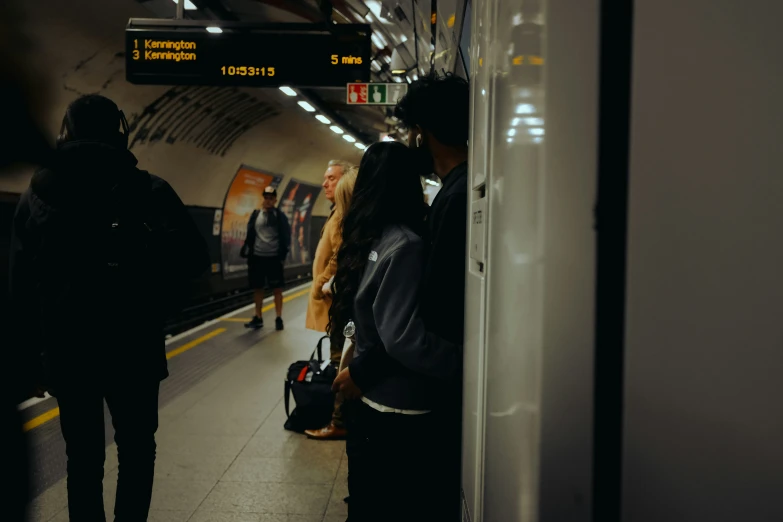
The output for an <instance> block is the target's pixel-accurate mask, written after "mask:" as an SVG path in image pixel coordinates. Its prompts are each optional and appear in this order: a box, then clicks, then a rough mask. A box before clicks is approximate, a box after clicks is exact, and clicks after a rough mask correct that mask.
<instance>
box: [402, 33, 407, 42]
mask: <svg viewBox="0 0 783 522" xmlns="http://www.w3.org/2000/svg"><path fill="white" fill-rule="evenodd" d="M401 40H402V43H405V42H407V41H408V37H407V36H405V35H402V38H401Z"/></svg>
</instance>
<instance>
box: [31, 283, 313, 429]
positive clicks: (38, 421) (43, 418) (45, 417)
mask: <svg viewBox="0 0 783 522" xmlns="http://www.w3.org/2000/svg"><path fill="white" fill-rule="evenodd" d="M308 293H310V290H301V291H299V292H297V293H295V294H291V295H289V296H286V297H284V298H283V302H284V303H287V302H288V301H291V300H293V299H296V298H297V297H301V296H303V295H305V294H308ZM274 307H275V305H274V303H272V304H269V305H267V306H265V307H264V308H263V311H264V312H268V311H269V310H271V309H273V308H274ZM230 319H231V318H229V319H223V320H224V321H227V320H230ZM234 319H235V318H234ZM249 320H250V319H247V321H249ZM241 321H245V319H241ZM237 322H238V321H237ZM225 331H226V329H225V328H218V329H217V330H213V331H211V332H210V333H208V334H207V335H205V336H203V337H199V338H198V339H194V340H193V341H190V342H189V343H187V344H185V345H182V346H180V347H179V348H176V349H174V350H171V351H170V352H167V353H166V359H171V358H172V357H176V356H177V355H180V354H181V353H184V352H187V351H188V350H190V349H191V348H195V347H196V346H198V345H200V344H201V343H204V342H206V341H209V340H210V339H212V338H213V337H217V336H218V335H220V334H222V333H223V332H225ZM59 415H60V408H52V409H51V410H49V411H47V412H46V413H42V414H41V415H39V416H37V417H35V418H33V419H30V420H29V421H27V422H25V423H24V425H22V431H24V432H28V431H30V430H32V429H35V428H37V427H38V426H41V425H43V424H46V423H47V422H49V421H50V420H52V419H54V418H55V417H57V416H59Z"/></svg>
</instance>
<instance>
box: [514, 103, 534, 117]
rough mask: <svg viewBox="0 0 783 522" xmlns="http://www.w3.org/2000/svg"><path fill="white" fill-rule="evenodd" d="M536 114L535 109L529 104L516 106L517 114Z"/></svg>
mask: <svg viewBox="0 0 783 522" xmlns="http://www.w3.org/2000/svg"><path fill="white" fill-rule="evenodd" d="M535 112H536V108H535V107H533V106H532V105H530V104H529V103H520V104H519V105H517V114H533V113H535Z"/></svg>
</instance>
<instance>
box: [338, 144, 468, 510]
mask: <svg viewBox="0 0 783 522" xmlns="http://www.w3.org/2000/svg"><path fill="white" fill-rule="evenodd" d="M415 165H416V163H415V160H414V158H413V153H412V151H411V150H410V149H409V148H408V147H406V146H404V145H402V144H400V143H395V142H381V143H376V144H374V145H372V146H370V147H369V148H368V149H367V151H366V152H365V154H364V157H363V158H362V161H361V164H360V166H359V173H358V176H357V179H356V184H355V186H354V192H353V197H352V199H351V203H350V207H349V208H348V211H347V212H346V214H345V216H344V218H343V242H342V246H341V247H340V250H339V252H338V254H337V273H336V275H335V280H334V285H333V291H334V300H333V302H332V306H331V309H330V312H329V320H330V324H329V328H330V331H332V330H334V329H343V328H346V326H348V325H350V326H349V328H347V329H348V330H351V329H353V330H354V332H355V333H353V337H354V339H355V344H356V346H355V351H354V358H353V360H352V361H351V363H350V365H349V366H348V368H346V369H345V370H343V371H342V372H341V373H340V375H339V376H338V378H337V380H335V386H334V388H335V390H336V391H340V392H342V393H343V394H344V396H345V398H346V399H347V400H346V403H345V405H344V408H345V409H346V410H347V411H346V412H345V415H346V421H347V422H348V444H347V450H348V463H349V478H348V486H349V491H350V501H349V504H348V506H349V520H350V521H351V522H365V521H367V522H383V521H391V520H395V521H397V520H406V521H412V520H422V521H423V520H427V521H428V522H432V521H435V520H437V517H438V516H439V515H438V514H436V513H428V512H427V511H428V509H427V506H428V504H429V503H428V501H427V495H428V491H429V486H431V484H430V483H429V482H430V481H429V477H430V476H431V473H430V472H431V470H432V469H433V467H434V466H435V465H436V463H435V462H432V458H431V456H432V455H434V454H437V452H435V451H432V449H433V448H434V447H435V445H436V444H437V429H436V428H437V427H436V426H435V425H434V421H433V415H432V414H431V413H430V412H431V410H432V409H433V408H434V407H435V406H436V403H437V401H438V393H439V392H440V391H441V390H442V389H443V386H442V383H443V381H444V380H445V379H448V378H449V377H451V376H452V375H453V374H454V372H455V371H456V369H457V367H458V359H459V357H460V350H459V347H458V346H456V345H453V344H451V343H449V342H447V341H444V340H443V339H440V338H438V337H436V336H434V335H432V334H430V333H428V332H427V331H426V329H425V327H424V324H423V322H422V320H421V319H420V317H419V314H418V289H419V284H420V281H421V274H422V268H423V262H424V257H423V256H424V243H423V241H422V240H421V238H420V237H419V234H420V232H421V231H422V228H423V225H424V217H425V209H426V207H425V203H424V193H423V190H422V185H421V178H420V176H419V175H418V173H417V170H416V168H415ZM347 334H348V336H351V332H347ZM433 476H434V475H433Z"/></svg>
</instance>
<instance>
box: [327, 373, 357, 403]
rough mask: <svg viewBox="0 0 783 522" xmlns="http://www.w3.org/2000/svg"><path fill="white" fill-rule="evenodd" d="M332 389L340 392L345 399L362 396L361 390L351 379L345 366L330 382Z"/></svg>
mask: <svg viewBox="0 0 783 522" xmlns="http://www.w3.org/2000/svg"><path fill="white" fill-rule="evenodd" d="M332 391H333V392H335V393H342V394H343V397H345V398H346V399H358V398H359V397H361V396H362V390H360V389H359V387H358V386H356V383H355V382H353V379H351V370H350V368H345V369H344V370H343V371H341V372H340V373H339V374H338V375H337V378H336V379H335V380H334V383H333V384H332Z"/></svg>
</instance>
